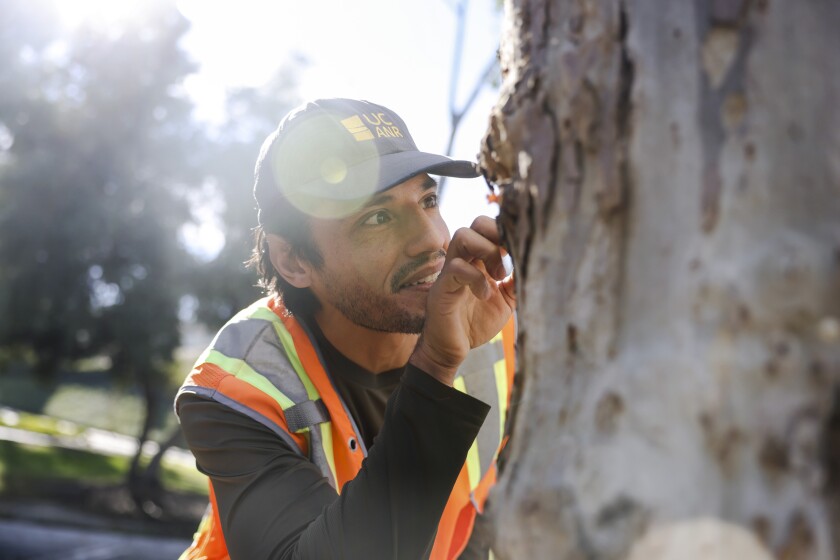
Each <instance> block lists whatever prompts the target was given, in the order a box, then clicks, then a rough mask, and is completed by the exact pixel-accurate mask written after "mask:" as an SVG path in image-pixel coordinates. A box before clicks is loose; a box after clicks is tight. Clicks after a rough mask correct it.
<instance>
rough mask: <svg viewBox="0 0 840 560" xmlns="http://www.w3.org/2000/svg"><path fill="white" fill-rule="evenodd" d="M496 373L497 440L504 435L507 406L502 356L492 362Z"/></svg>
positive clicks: (505, 378) (506, 386)
mask: <svg viewBox="0 0 840 560" xmlns="http://www.w3.org/2000/svg"><path fill="white" fill-rule="evenodd" d="M493 373H494V374H495V375H496V392H497V393H498V394H499V441H501V440H502V438H504V437H505V418H506V417H507V407H508V382H507V364H506V363H505V360H504V358H503V359H501V360H499V361H498V362H496V363H495V364H493Z"/></svg>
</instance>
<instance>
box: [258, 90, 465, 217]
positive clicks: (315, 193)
mask: <svg viewBox="0 0 840 560" xmlns="http://www.w3.org/2000/svg"><path fill="white" fill-rule="evenodd" d="M257 166H258V168H264V167H266V166H267V167H269V168H270V177H271V178H272V179H273V180H272V181H267V180H262V181H257V184H256V185H255V186H254V197H255V198H256V200H257V204H258V205H259V207H260V223H261V224H262V223H263V222H264V221H265V220H264V218H265V217H266V216H265V213H266V212H267V213H269V214H270V213H271V208H272V206H273V204H274V201H275V200H277V197H280V196H282V197H285V198H286V199H288V200H291V201H292V202H295V203H296V204H297V203H298V202H299V201H300V200H307V201H309V203H308V204H307V206H311V205H312V201H317V200H333V201H354V200H364V199H366V198H368V197H370V196H371V195H373V194H376V193H379V192H382V191H385V190H388V189H390V188H391V187H394V186H396V185H398V184H399V183H402V182H404V181H406V180H408V179H410V178H411V177H413V176H415V175H417V174H419V173H431V174H433V175H445V176H447V177H462V178H472V177H478V175H479V173H478V170H477V168H476V165H475V164H474V163H472V162H469V161H463V160H453V159H450V158H448V157H446V156H442V155H438V154H430V153H427V152H421V151H420V150H418V149H417V146H416V145H415V143H414V140H413V139H412V138H411V134H409V132H408V127H407V126H406V124H405V122H404V121H403V120H402V119H401V118H400V117H399V115H397V114H396V113H395V112H393V111H391V110H390V109H387V108H385V107H383V106H381V105H376V104H374V103H370V102H368V101H358V100H353V99H318V100H315V101H310V102H309V103H306V104H304V105H302V106H300V107H298V108H297V109H294V110H292V111H291V112H289V114H288V115H286V116H285V117H284V118H283V120H282V121H281V122H280V125H279V127H278V128H277V130H276V131H275V132H274V133H273V134H272V135H271V136H269V137H268V138H267V139H266V141H265V143H264V144H263V149H262V151H261V153H260V158H259V161H258V162H257ZM266 171H269V169H263V171H262V172H263V173H264V172H266Z"/></svg>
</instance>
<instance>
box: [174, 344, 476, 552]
mask: <svg viewBox="0 0 840 560" xmlns="http://www.w3.org/2000/svg"><path fill="white" fill-rule="evenodd" d="M316 338H322V337H321V336H319V334H318V333H316ZM325 342H326V341H324V340H320V341H319V346H320V347H321V349H322V353H323V355H324V360H325V362H326V364H325V365H326V366H327V368H328V371H330V373H331V375H332V377H333V379H334V381H335V383H336V385H337V387H336V388H337V390H338V391H339V393H340V394H341V396H342V398H343V399H344V400H345V402H346V403H347V405H348V408H349V409H350V412H351V415H352V416H353V418H354V420H355V421H356V423H357V425H359V429H360V431H361V432H362V434H361V435H362V438H363V440H364V441H365V442H366V444H367V443H368V442H373V441H374V438H375V445H372V446H371V447H369V454H368V457H367V458H366V459H365V461H364V462H363V464H362V468H361V470H360V471H359V473H358V474H357V475H356V477H355V478H354V479H353V480H352V481H350V482H348V483H347V485H346V486H345V487H344V489H343V491H342V493H341V495H340V496H339V495H337V494H336V492H335V490H334V489H333V488H332V486H330V485H329V483H328V482H327V480H326V479H325V478H324V477H323V475H322V474H321V472H320V471H319V469H318V468H317V467H316V466H315V465H314V464H312V463H310V462H309V461H308V460H306V458H305V457H302V456H301V455H299V454H298V453H296V452H295V451H294V450H292V449H290V448H289V447H288V445H287V444H286V443H284V442H283V441H282V440H281V439H280V438H278V437H277V435H276V434H274V433H273V432H272V431H271V430H270V429H268V428H266V427H265V426H263V425H261V424H259V423H258V422H256V421H254V420H252V419H251V418H248V417H246V416H244V415H242V414H240V413H238V412H236V411H234V410H232V409H230V408H228V407H226V406H224V405H222V404H220V403H217V402H215V401H209V400H206V399H203V398H201V397H198V396H195V395H191V394H186V395H183V396H182V397H181V399H180V401H179V413H180V419H181V426H182V429H183V431H184V434H185V436H186V439H187V443H188V445H189V447H190V449H191V450H192V452H193V454H194V455H195V457H196V464H197V466H198V469H199V470H200V471H201V472H203V473H204V474H207V475H208V476H209V477H210V480H211V482H212V484H213V490H214V492H215V493H216V499H217V504H218V507H219V514H220V519H221V523H222V528H223V531H224V535H225V540H226V543H227V546H228V550H229V552H230V554H231V558H233V559H234V560H236V559H251V560H256V559H260V558H313V559H315V558H317V559H322V558H351V559H352V558H377V559H378V558H383V559H387V558H395V559H397V558H398V559H403V558H409V559H413V558H423V557H427V556H428V554H429V552H430V551H431V546H432V543H433V541H434V536H435V531H436V528H437V524H438V522H439V520H440V516H441V514H442V512H443V508H444V506H445V505H446V501H447V499H448V497H449V494H450V492H451V490H452V486H453V485H454V483H455V479H456V478H457V476H458V473H459V472H460V470H461V467H462V465H463V463H464V461H465V459H466V455H467V451H468V450H469V448H470V446H471V445H472V442H473V440H474V439H475V437H476V436H477V434H478V430H479V428H480V427H481V424H482V422H483V421H484V418H485V417H486V415H487V412H488V410H489V407H488V406H487V405H486V404H484V403H482V402H481V401H478V400H476V399H474V398H473V397H470V396H469V395H465V394H463V393H461V392H460V391H458V390H456V389H453V388H452V387H447V386H446V385H443V384H442V383H439V382H438V381H436V380H435V379H434V378H432V377H431V376H429V375H427V374H426V373H424V372H422V371H421V370H419V369H417V368H414V367H413V366H410V365H409V366H406V367H405V368H404V370H395V371H393V372H385V373H384V374H380V375H386V376H390V377H385V378H383V379H381V380H372V379H371V378H372V377H377V376H376V375H374V374H372V373H371V372H368V371H365V370H364V369H363V368H360V367H359V366H358V365H356V364H353V362H350V361H349V360H348V359H347V358H346V357H344V356H343V355H341V354H340V353H339V352H337V351H336V350H335V349H334V348H331V346H329V345H328V343H326V344H325ZM348 372H349V373H348ZM400 376H401V381H400V382H396V383H393V385H392V382H393V381H394V379H391V377H393V378H397V377H400ZM388 393H390V395H389V396H388V395H387V394H388ZM383 404H384V406H383ZM379 417H381V418H382V420H381V421H378V420H377V418H379ZM377 423H378V424H379V426H377V425H376V424H377ZM477 525H481V524H480V523H477ZM479 544H480V545H482V548H484V549H485V551H486V543H484V542H483V539H475V538H474V539H472V540H471V543H470V546H469V547H468V549H469V551H470V552H469V555H471V554H472V553H473V552H475V549H474V545H475V546H478V545H479ZM465 556H468V553H467V551H465ZM484 557H485V558H486V552H485V554H484Z"/></svg>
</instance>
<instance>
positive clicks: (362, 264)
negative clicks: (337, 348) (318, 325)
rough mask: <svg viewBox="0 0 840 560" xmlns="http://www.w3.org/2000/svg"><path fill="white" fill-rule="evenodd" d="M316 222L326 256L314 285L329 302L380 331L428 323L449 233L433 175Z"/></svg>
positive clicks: (315, 229) (416, 328) (314, 233)
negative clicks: (429, 304)
mask: <svg viewBox="0 0 840 560" xmlns="http://www.w3.org/2000/svg"><path fill="white" fill-rule="evenodd" d="M310 227H311V232H312V237H313V239H314V241H315V245H316V246H317V248H318V249H319V250H320V252H321V254H322V255H323V257H324V260H323V265H322V266H321V267H318V268H317V269H315V270H314V271H313V274H312V284H311V286H310V288H311V289H312V291H313V292H314V294H315V296H316V297H317V298H318V300H319V301H320V302H321V304H322V305H323V306H325V307H330V306H331V307H333V308H335V309H337V310H338V311H340V312H341V313H342V314H343V315H345V316H346V317H347V318H348V319H350V321H352V322H353V323H356V324H357V325H361V326H363V327H366V328H369V329H373V330H376V331H384V332H398V333H419V332H420V331H421V330H422V328H423V320H424V318H425V312H426V299H427V297H428V294H429V290H430V289H431V286H432V284H433V283H434V281H435V280H436V279H437V276H438V274H439V273H440V270H441V268H443V260H444V256H445V255H446V249H447V247H448V246H449V239H450V237H449V230H448V229H447V228H446V224H445V223H444V221H443V218H441V215H440V211H439V209H438V200H437V184H436V183H435V182H434V181H433V180H432V179H431V178H430V177H429V176H428V175H425V174H421V175H417V176H415V177H412V178H411V179H409V180H408V181H406V182H404V183H400V184H399V185H397V186H396V187H393V188H391V189H389V190H387V191H385V192H383V193H380V194H379V195H377V196H374V197H373V198H371V200H370V201H369V202H368V203H366V204H365V205H364V206H362V207H361V208H360V209H358V210H356V211H354V212H353V213H352V214H350V215H349V216H347V217H345V218H341V219H319V218H312V219H311V221H310Z"/></svg>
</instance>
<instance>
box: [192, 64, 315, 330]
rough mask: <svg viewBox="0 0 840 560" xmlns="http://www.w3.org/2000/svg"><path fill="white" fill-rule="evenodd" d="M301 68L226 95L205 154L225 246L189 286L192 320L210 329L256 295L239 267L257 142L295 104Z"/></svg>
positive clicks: (246, 251)
mask: <svg viewBox="0 0 840 560" xmlns="http://www.w3.org/2000/svg"><path fill="white" fill-rule="evenodd" d="M302 63H303V61H302V60H299V61H295V62H293V63H292V64H291V65H290V66H288V67H286V68H282V69H281V70H279V71H278V72H277V73H276V74H275V76H274V77H273V79H272V80H270V81H269V82H268V83H267V84H265V85H264V86H261V87H248V88H239V89H235V90H233V91H231V92H230V93H229V95H228V100H227V118H226V120H225V122H224V123H223V124H222V125H221V126H220V127H219V129H218V130H217V131H216V134H215V141H214V143H213V145H212V146H210V147H209V149H208V152H207V155H208V159H207V161H206V165H205V166H204V168H205V170H206V171H207V173H208V175H209V177H210V178H211V181H212V183H211V184H212V185H213V186H214V187H215V188H214V189H213V192H214V195H215V196H219V197H221V198H222V200H223V201H224V204H223V205H222V207H223V211H222V216H221V218H222V224H223V227H224V235H225V245H224V247H223V248H222V251H221V252H220V253H219V255H217V256H216V257H215V258H214V259H213V260H212V261H209V262H207V263H204V264H202V265H200V266H199V267H197V268H196V269H195V271H194V272H195V275H194V277H193V280H192V281H191V282H190V284H191V287H192V291H193V293H194V294H195V296H196V297H197V302H198V308H197V317H198V319H199V320H200V321H202V322H203V323H205V324H207V325H208V326H210V327H211V328H217V327H219V326H221V325H222V324H223V323H224V322H225V321H227V320H228V319H230V317H231V316H232V315H233V314H234V313H236V312H237V311H239V310H240V309H242V308H243V307H245V306H246V305H248V304H250V303H251V302H252V301H254V300H255V299H256V298H257V297H259V295H260V294H259V291H258V289H257V288H256V287H255V286H256V280H257V277H256V274H255V272H254V271H253V270H251V269H249V268H247V267H246V266H245V261H247V260H248V259H249V258H250V254H251V250H252V248H253V245H254V242H253V236H252V235H251V231H252V229H253V228H254V227H255V226H256V225H257V212H256V203H255V202H254V198H253V195H252V189H253V182H254V175H253V169H254V163H255V162H256V160H257V154H259V151H260V145H261V144H262V142H263V140H265V138H266V137H267V136H268V135H269V134H271V132H272V131H273V130H274V129H275V128H276V127H277V124H278V123H279V121H280V118H281V117H282V116H283V115H285V114H286V113H287V112H288V111H289V110H290V109H292V108H293V107H294V106H295V105H296V104H297V103H298V100H297V97H296V96H295V95H294V93H293V92H294V90H295V85H296V83H295V80H294V75H295V70H296V66H298V65H299V64H302Z"/></svg>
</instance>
